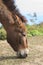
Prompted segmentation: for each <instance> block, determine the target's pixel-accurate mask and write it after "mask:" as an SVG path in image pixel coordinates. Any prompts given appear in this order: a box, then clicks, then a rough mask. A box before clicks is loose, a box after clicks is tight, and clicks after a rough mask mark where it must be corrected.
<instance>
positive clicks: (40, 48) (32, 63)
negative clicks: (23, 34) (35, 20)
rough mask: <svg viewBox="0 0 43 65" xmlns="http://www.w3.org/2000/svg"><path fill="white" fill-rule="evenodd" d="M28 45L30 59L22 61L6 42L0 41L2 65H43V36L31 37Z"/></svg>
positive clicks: (0, 62) (0, 60) (0, 61)
mask: <svg viewBox="0 0 43 65" xmlns="http://www.w3.org/2000/svg"><path fill="white" fill-rule="evenodd" d="M28 45H29V48H28V49H29V50H30V51H29V54H28V57H27V58H25V59H20V58H17V57H16V52H15V51H13V49H12V48H11V47H10V45H9V44H8V43H7V41H6V40H4V41H2V40H0V65H43V36H33V37H29V38H28Z"/></svg>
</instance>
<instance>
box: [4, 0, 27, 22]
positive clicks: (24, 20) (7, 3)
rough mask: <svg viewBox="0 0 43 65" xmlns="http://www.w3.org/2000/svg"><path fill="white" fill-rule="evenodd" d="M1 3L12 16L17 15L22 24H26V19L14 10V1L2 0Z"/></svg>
mask: <svg viewBox="0 0 43 65" xmlns="http://www.w3.org/2000/svg"><path fill="white" fill-rule="evenodd" d="M3 3H4V4H5V5H6V6H7V8H8V9H9V10H10V11H11V12H12V13H13V15H15V14H16V15H17V16H19V17H20V18H21V20H22V22H27V19H26V18H25V17H24V16H23V15H21V13H20V12H19V10H18V9H17V8H16V5H15V1H14V0H3Z"/></svg>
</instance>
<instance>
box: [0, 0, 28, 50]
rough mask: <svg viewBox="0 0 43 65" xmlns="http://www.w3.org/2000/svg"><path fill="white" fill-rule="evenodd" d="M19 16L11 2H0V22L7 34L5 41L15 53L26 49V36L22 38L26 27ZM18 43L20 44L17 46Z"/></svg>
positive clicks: (9, 0)
mask: <svg viewBox="0 0 43 65" xmlns="http://www.w3.org/2000/svg"><path fill="white" fill-rule="evenodd" d="M6 1H7V2H6ZM9 3H10V6H9ZM11 3H12V4H11ZM12 7H13V8H12ZM15 12H17V13H18V14H17V13H15ZM13 13H14V14H13ZM19 14H20V13H19V12H18V11H17V10H16V6H15V5H14V2H13V0H0V22H1V23H2V24H3V26H4V28H5V30H6V32H7V41H8V42H9V44H10V45H11V46H12V48H13V49H14V50H15V51H18V50H19V49H20V48H27V47H28V45H27V42H26V35H25V36H24V33H26V27H25V24H24V23H23V21H24V17H23V19H21V17H22V15H21V14H20V16H19ZM24 22H25V21H24ZM20 42H21V43H22V44H19V43H20Z"/></svg>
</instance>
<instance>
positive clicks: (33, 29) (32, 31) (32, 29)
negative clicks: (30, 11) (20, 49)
mask: <svg viewBox="0 0 43 65" xmlns="http://www.w3.org/2000/svg"><path fill="white" fill-rule="evenodd" d="M26 27H27V36H28V37H29V36H36V35H43V23H41V24H37V25H32V26H30V25H28V24H27V25H26Z"/></svg>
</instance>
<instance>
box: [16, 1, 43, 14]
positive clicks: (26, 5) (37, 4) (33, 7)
mask: <svg viewBox="0 0 43 65" xmlns="http://www.w3.org/2000/svg"><path fill="white" fill-rule="evenodd" d="M16 4H17V6H18V8H19V9H20V10H21V12H23V13H26V12H27V13H28V12H29V13H33V12H36V13H38V14H40V13H43V0H16Z"/></svg>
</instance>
